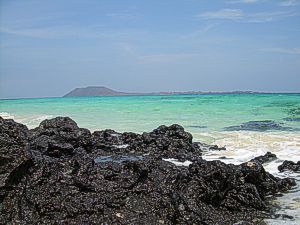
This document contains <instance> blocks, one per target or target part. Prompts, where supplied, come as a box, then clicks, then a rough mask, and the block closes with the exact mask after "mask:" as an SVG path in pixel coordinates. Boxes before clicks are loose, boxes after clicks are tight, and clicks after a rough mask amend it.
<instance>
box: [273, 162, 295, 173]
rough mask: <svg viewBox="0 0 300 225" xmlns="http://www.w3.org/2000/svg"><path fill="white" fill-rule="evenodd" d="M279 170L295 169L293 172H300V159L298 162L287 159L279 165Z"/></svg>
mask: <svg viewBox="0 0 300 225" xmlns="http://www.w3.org/2000/svg"><path fill="white" fill-rule="evenodd" d="M278 170H279V171H280V172H283V171H287V170H289V171H293V172H298V173H299V172H300V161H298V162H297V163H295V162H293V161H288V160H285V161H284V162H283V163H282V164H281V165H280V166H278Z"/></svg>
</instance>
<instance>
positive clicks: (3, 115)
mask: <svg viewBox="0 0 300 225" xmlns="http://www.w3.org/2000/svg"><path fill="white" fill-rule="evenodd" d="M0 116H1V117H2V118H3V119H14V118H15V117H14V116H13V115H11V114H9V113H7V112H0Z"/></svg>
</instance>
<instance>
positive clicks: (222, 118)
mask: <svg viewBox="0 0 300 225" xmlns="http://www.w3.org/2000/svg"><path fill="white" fill-rule="evenodd" d="M0 116H2V117H4V118H13V119H15V120H16V121H18V122H21V123H23V124H26V125H27V126H28V127H29V128H34V127H36V126H38V125H39V123H40V122H41V121H42V120H44V119H48V118H53V117H56V116H69V117H71V118H72V119H74V120H75V121H76V122H77V123H78V125H79V126H80V127H85V128H88V129H90V130H92V131H93V130H102V129H108V128H109V129H114V130H116V131H119V132H123V131H133V132H143V131H151V130H153V129H155V128H156V127H158V126H159V125H161V124H166V125H171V124H173V123H178V124H180V125H182V126H184V128H185V129H186V130H187V131H189V132H191V133H192V134H193V136H194V140H196V141H201V142H206V143H209V144H217V145H219V146H225V147H226V150H225V151H217V152H208V153H206V154H205V155H204V156H203V158H205V159H207V160H215V159H219V158H220V157H222V159H221V160H222V161H224V162H226V163H234V164H239V163H242V162H245V161H247V160H250V159H251V158H253V157H255V156H258V155H262V154H265V153H266V152H267V151H271V152H273V153H275V154H276V155H277V157H278V160H276V161H273V162H271V163H269V164H267V165H265V168H266V170H267V171H269V172H271V173H272V174H274V175H275V176H279V177H285V176H290V177H294V178H295V179H296V180H298V181H297V183H298V187H297V188H296V189H295V190H293V191H291V192H289V193H288V194H286V195H284V196H283V197H281V198H278V199H277V204H278V205H279V206H280V207H279V208H278V210H277V211H278V212H277V213H278V214H288V215H291V216H293V217H294V219H292V220H288V221H286V220H282V219H280V218H278V219H276V220H268V221H267V222H268V223H269V224H300V216H299V215H300V175H299V174H297V173H288V174H285V173H279V172H278V170H277V167H278V165H280V163H282V160H293V161H298V160H300V94H242V95H238V94H236V95H235V94H227V95H226V94H224V95H221V94H220V95H216V94H215V95H172V96H126V97H125V96H123V97H79V98H39V99H15V100H0ZM265 120H268V122H266V124H265V123H264V124H262V126H261V127H256V126H257V124H256V123H255V124H254V125H253V123H250V124H251V126H250V127H247V126H246V128H251V129H244V130H239V129H229V130H228V129H227V130H226V127H231V126H235V128H236V126H239V125H241V124H243V123H247V122H249V121H265ZM253 128H255V129H253ZM256 128H258V129H256ZM259 128H262V129H259ZM223 156H226V159H224V157H223Z"/></svg>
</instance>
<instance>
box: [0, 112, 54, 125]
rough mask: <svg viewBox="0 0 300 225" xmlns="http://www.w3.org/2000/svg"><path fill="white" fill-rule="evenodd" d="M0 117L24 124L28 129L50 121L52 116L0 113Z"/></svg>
mask: <svg viewBox="0 0 300 225" xmlns="http://www.w3.org/2000/svg"><path fill="white" fill-rule="evenodd" d="M0 116H1V117H2V118H4V119H14V120H15V121H16V122H18V123H23V124H25V125H26V126H27V127H28V128H35V127H37V126H38V125H39V124H40V123H41V122H42V121H43V120H45V119H51V118H53V117H54V116H53V115H23V116H18V115H12V114H10V113H7V112H0Z"/></svg>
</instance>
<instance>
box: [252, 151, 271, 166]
mask: <svg viewBox="0 0 300 225" xmlns="http://www.w3.org/2000/svg"><path fill="white" fill-rule="evenodd" d="M276 159H277V156H276V155H275V154H273V153H271V152H267V153H266V154H265V155H261V156H258V157H255V158H254V159H252V160H251V161H254V160H256V161H258V162H260V163H262V164H263V163H267V162H271V161H274V160H276Z"/></svg>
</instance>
